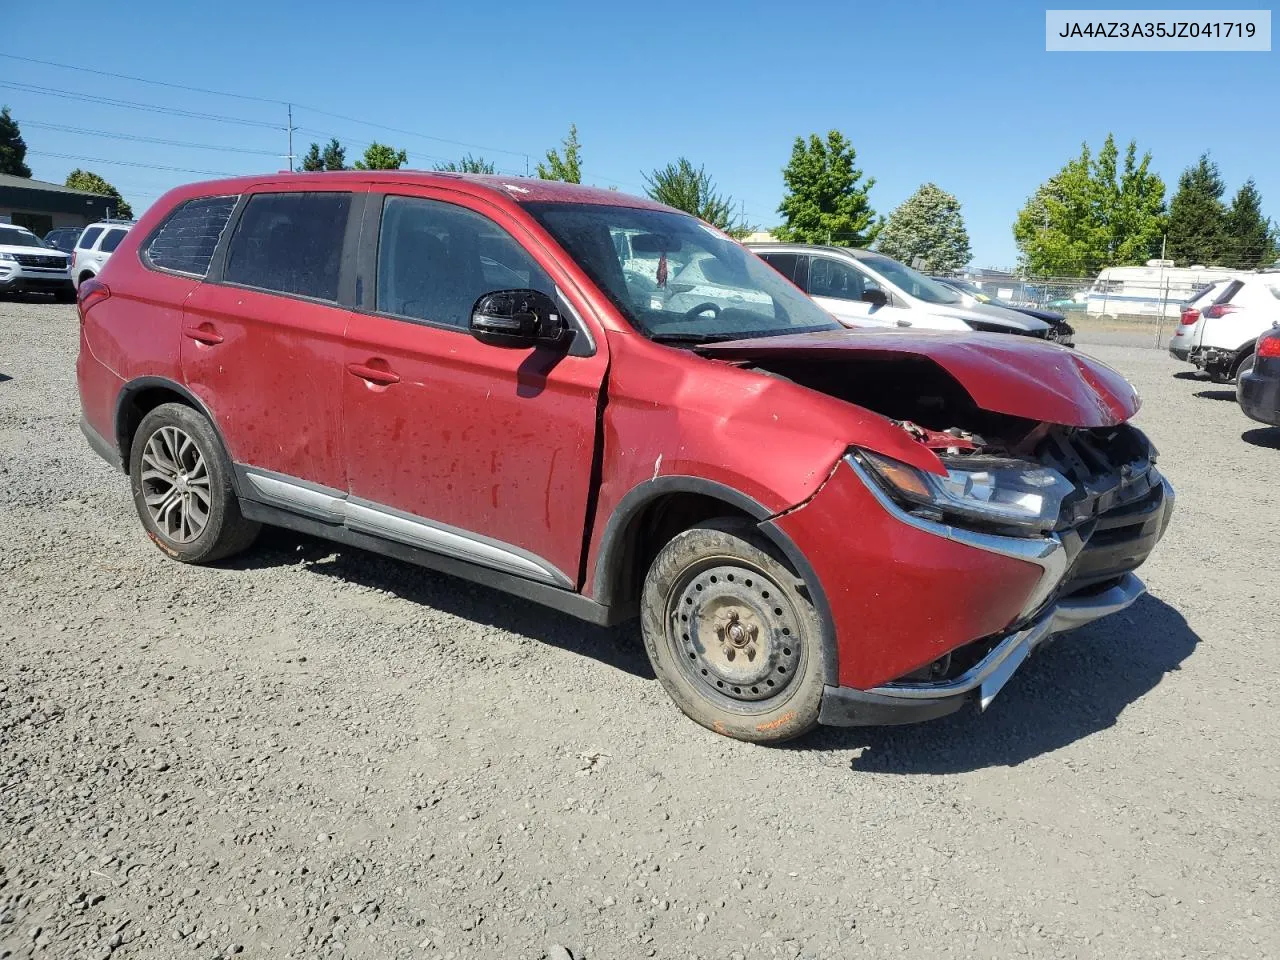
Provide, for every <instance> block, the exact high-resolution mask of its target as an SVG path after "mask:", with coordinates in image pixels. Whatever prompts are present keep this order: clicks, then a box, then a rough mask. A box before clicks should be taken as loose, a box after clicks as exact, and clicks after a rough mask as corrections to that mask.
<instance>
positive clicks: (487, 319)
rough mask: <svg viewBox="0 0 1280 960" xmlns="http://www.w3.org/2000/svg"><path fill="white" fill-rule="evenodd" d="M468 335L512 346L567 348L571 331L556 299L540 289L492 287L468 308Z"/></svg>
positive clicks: (483, 341)
mask: <svg viewBox="0 0 1280 960" xmlns="http://www.w3.org/2000/svg"><path fill="white" fill-rule="evenodd" d="M471 334H472V336H474V337H475V338H476V339H477V340H479V341H480V342H481V343H487V344H490V345H492V346H495V347H512V348H515V349H521V348H527V347H538V346H553V347H567V346H568V344H569V341H570V340H572V339H573V330H572V329H570V327H569V325H568V324H567V323H566V322H565V319H564V317H562V316H561V315H560V308H559V307H557V306H556V302H555V301H554V300H552V299H551V298H550V297H549V296H547V295H546V294H545V293H543V292H542V291H540V290H495V291H494V292H493V293H486V294H485V295H484V296H482V297H481V298H480V299H479V300H477V301H476V303H475V306H474V307H472V308H471Z"/></svg>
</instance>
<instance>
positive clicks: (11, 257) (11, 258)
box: [0, 253, 18, 261]
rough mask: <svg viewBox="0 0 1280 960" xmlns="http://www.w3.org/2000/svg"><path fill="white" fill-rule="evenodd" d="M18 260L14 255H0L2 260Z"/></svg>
mask: <svg viewBox="0 0 1280 960" xmlns="http://www.w3.org/2000/svg"><path fill="white" fill-rule="evenodd" d="M17 259H18V258H17V257H15V256H14V255H13V254H12V253H0V260H6V261H15V260H17Z"/></svg>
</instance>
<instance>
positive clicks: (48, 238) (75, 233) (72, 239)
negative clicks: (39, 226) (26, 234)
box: [44, 227, 84, 255]
mask: <svg viewBox="0 0 1280 960" xmlns="http://www.w3.org/2000/svg"><path fill="white" fill-rule="evenodd" d="M83 229H84V228H83V227H59V228H58V229H56V230H50V231H49V232H48V233H46V234H45V235H44V242H45V246H47V247H53V248H54V249H55V250H61V251H62V252H63V253H65V254H68V255H70V253H71V251H72V250H74V249H75V248H76V240H78V239H79V238H80V233H81V231H83Z"/></svg>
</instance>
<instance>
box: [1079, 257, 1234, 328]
mask: <svg viewBox="0 0 1280 960" xmlns="http://www.w3.org/2000/svg"><path fill="white" fill-rule="evenodd" d="M1239 272H1240V271H1238V270H1227V269H1225V268H1222V267H1195V266H1193V267H1175V266H1174V265H1173V261H1172V260H1148V261H1147V265H1146V266H1145V267H1107V268H1106V269H1105V270H1103V271H1102V272H1101V273H1099V274H1098V279H1096V280H1095V281H1094V282H1093V286H1092V287H1091V288H1090V290H1089V295H1088V298H1087V300H1086V302H1085V309H1086V311H1087V312H1088V315H1089V316H1091V317H1159V316H1161V314H1162V313H1163V315H1164V316H1165V317H1177V316H1180V315H1181V313H1182V307H1183V305H1184V304H1185V303H1186V302H1187V301H1188V300H1191V299H1192V298H1193V297H1195V296H1196V295H1197V294H1199V293H1200V292H1201V291H1203V290H1204V289H1205V287H1208V286H1211V285H1212V284H1215V283H1217V282H1218V281H1219V280H1226V279H1229V278H1230V277H1233V276H1235V275H1236V274H1238V273H1239Z"/></svg>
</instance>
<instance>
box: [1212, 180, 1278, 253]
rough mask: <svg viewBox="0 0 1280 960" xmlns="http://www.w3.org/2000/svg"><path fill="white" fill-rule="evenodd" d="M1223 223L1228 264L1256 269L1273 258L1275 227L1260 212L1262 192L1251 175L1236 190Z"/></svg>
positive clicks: (1275, 241) (1275, 240)
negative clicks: (1259, 191)
mask: <svg viewBox="0 0 1280 960" xmlns="http://www.w3.org/2000/svg"><path fill="white" fill-rule="evenodd" d="M1225 225H1226V230H1225V233H1226V237H1227V247H1228V250H1229V254H1228V257H1227V264H1226V265H1227V266H1229V267H1239V268H1240V269H1242V270H1256V269H1257V268H1258V267H1269V266H1270V265H1271V264H1273V263H1275V262H1276V256H1277V253H1278V251H1277V236H1276V230H1275V227H1274V226H1273V225H1272V223H1271V221H1270V220H1268V219H1267V218H1266V217H1264V216H1263V215H1262V194H1260V193H1258V187H1257V184H1255V183H1254V182H1253V180H1252V178H1250V179H1249V180H1246V181H1245V182H1244V185H1243V186H1241V187H1240V189H1239V190H1237V191H1236V195H1235V197H1234V198H1232V200H1231V208H1230V209H1229V210H1228V211H1227V215H1226V220H1225Z"/></svg>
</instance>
